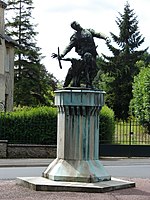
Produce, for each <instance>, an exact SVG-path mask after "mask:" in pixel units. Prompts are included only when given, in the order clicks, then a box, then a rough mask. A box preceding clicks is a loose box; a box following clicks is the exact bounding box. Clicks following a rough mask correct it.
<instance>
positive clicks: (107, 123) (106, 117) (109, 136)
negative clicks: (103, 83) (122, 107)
mask: <svg viewBox="0 0 150 200" xmlns="http://www.w3.org/2000/svg"><path fill="white" fill-rule="evenodd" d="M99 117H100V126H99V128H100V133H99V135H100V143H101V144H102V143H103V144H104V143H105V144H106V143H109V144H111V143H112V142H113V135H114V133H115V119H114V112H113V110H112V109H110V108H108V107H107V106H106V105H105V106H103V107H102V110H101V111H100V115H99Z"/></svg>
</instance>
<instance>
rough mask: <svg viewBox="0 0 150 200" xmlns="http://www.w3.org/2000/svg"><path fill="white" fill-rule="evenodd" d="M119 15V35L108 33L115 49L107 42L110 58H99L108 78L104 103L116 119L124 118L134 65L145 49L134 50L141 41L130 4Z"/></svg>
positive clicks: (129, 95)
mask: <svg viewBox="0 0 150 200" xmlns="http://www.w3.org/2000/svg"><path fill="white" fill-rule="evenodd" d="M119 14H120V18H119V17H118V18H117V20H116V23H117V25H118V27H119V30H120V33H119V36H117V35H115V34H113V33H111V36H112V39H113V41H114V42H115V43H116V44H117V45H118V48H115V47H114V46H112V45H111V44H110V43H107V46H108V48H109V50H110V51H111V52H112V54H113V56H110V57H109V56H106V55H103V56H104V59H105V60H104V62H103V63H102V65H101V67H102V70H103V72H104V73H105V74H107V77H111V79H109V82H108V86H107V88H106V89H107V90H106V93H107V94H106V104H107V105H108V106H109V107H111V108H112V109H113V110H114V112H115V116H116V117H117V118H121V119H126V118H127V117H128V115H129V103H130V100H131V99H132V82H133V78H134V76H135V75H136V74H138V72H139V69H138V68H137V66H136V65H135V63H136V62H137V61H138V60H140V59H141V58H142V56H143V54H144V52H146V49H145V50H140V51H137V50H136V49H137V48H138V47H139V46H140V45H141V44H142V43H143V42H144V38H142V36H141V35H140V32H139V29H138V21H137V17H136V16H135V13H134V12H133V10H132V9H130V5H129V4H128V3H127V4H126V5H125V7H124V13H123V14H121V13H119ZM107 79H108V78H107Z"/></svg>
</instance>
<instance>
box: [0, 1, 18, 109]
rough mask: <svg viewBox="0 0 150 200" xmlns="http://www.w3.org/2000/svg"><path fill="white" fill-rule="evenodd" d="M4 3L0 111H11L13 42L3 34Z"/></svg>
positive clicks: (0, 9)
mask: <svg viewBox="0 0 150 200" xmlns="http://www.w3.org/2000/svg"><path fill="white" fill-rule="evenodd" d="M6 7H7V4H6V1H2V0H0V111H12V110H13V89H14V46H15V45H16V43H15V41H14V40H12V39H11V38H10V37H9V36H7V35H6V34H5V28H4V27H5V21H4V11H5V8H6Z"/></svg>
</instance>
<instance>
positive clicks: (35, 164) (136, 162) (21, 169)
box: [0, 158, 150, 179]
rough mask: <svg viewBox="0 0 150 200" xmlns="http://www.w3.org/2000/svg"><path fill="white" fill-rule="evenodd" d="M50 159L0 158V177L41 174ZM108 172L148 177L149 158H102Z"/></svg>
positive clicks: (9, 177) (123, 175)
mask: <svg viewBox="0 0 150 200" xmlns="http://www.w3.org/2000/svg"><path fill="white" fill-rule="evenodd" d="M51 161H52V160H50V159H13V160H11V159H9V160H4V159H3V160H0V179H15V178H16V177H19V176H26V177H27V176H42V172H43V171H44V170H45V168H46V167H47V166H48V164H49V163H50V162H51ZM101 162H102V163H103V165H104V166H105V168H106V170H107V171H108V173H109V174H110V175H111V176H113V177H130V178H150V159H149V158H146V159H112V158H111V159H102V160H101Z"/></svg>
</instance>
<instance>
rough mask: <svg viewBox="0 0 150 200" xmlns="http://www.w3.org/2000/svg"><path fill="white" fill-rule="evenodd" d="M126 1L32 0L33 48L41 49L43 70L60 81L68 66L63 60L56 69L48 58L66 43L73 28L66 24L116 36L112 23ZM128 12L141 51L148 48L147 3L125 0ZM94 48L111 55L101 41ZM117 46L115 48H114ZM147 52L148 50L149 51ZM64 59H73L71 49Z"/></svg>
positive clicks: (145, 0)
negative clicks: (140, 38)
mask: <svg viewBox="0 0 150 200" xmlns="http://www.w3.org/2000/svg"><path fill="white" fill-rule="evenodd" d="M126 2H127V1H126V0H43V1H41V0H33V3H34V4H33V5H34V7H35V8H34V11H33V16H34V18H35V23H37V24H38V26H37V29H36V30H37V31H38V32H39V34H38V36H37V37H36V39H37V46H38V47H40V48H42V50H41V52H42V54H43V56H45V58H44V59H43V61H42V62H43V64H44V65H45V66H46V69H47V70H48V71H49V72H50V73H53V74H54V76H55V77H56V78H57V79H58V80H64V78H65V76H66V74H67V70H68V68H69V66H70V63H68V62H65V61H63V62H62V66H63V69H60V68H59V65H58V61H57V60H56V59H52V58H51V54H52V53H53V52H55V53H57V47H58V46H59V47H60V52H62V51H63V50H64V48H65V47H66V46H67V44H68V43H69V39H70V36H71V35H72V34H73V32H74V31H73V29H72V28H71V27H70V23H71V22H72V21H74V20H76V21H78V22H79V23H80V24H81V26H82V27H84V28H93V29H94V30H95V31H96V32H102V33H104V34H106V35H107V36H110V32H113V33H114V34H116V35H118V33H119V28H118V26H117V24H116V22H115V20H116V19H117V17H120V16H119V14H118V12H120V13H121V14H123V12H124V5H125V4H126ZM128 2H129V4H130V9H133V10H134V13H135V15H136V16H137V20H138V21H139V23H138V26H139V31H140V34H142V35H143V37H145V42H144V43H143V45H141V49H144V48H146V47H148V46H150V33H149V24H150V0H128ZM95 42H96V45H98V54H99V55H101V53H104V54H106V55H111V54H110V51H108V49H107V47H106V44H105V41H104V40H101V39H96V40H95ZM116 47H117V46H116ZM149 52H150V51H149ZM67 57H75V53H74V49H72V52H71V53H68V56H67Z"/></svg>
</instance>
